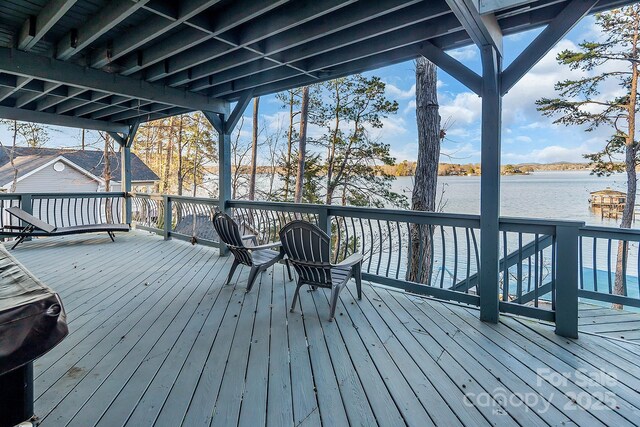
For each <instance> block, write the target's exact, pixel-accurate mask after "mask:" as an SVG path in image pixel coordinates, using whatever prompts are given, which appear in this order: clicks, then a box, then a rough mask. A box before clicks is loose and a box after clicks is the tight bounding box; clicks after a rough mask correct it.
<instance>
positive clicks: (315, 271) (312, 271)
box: [280, 220, 363, 321]
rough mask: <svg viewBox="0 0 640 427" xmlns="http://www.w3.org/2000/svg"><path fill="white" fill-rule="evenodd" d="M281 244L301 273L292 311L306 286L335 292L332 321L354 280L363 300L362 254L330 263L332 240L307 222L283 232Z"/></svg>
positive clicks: (292, 225) (284, 229)
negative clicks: (347, 288) (344, 289)
mask: <svg viewBox="0 0 640 427" xmlns="http://www.w3.org/2000/svg"><path fill="white" fill-rule="evenodd" d="M280 241H281V242H282V248H283V249H284V252H285V254H286V256H287V259H288V260H289V262H290V263H291V264H293V267H294V268H295V270H296V272H297V273H298V283H297V287H296V291H295V293H294V295H293V302H292V303H291V310H290V311H292V312H293V311H294V310H295V308H296V302H297V300H298V295H299V293H300V287H301V286H302V285H309V286H311V288H312V289H314V290H315V289H316V288H317V287H320V288H329V289H331V306H330V313H329V321H332V320H333V318H334V315H335V312H336V305H337V304H338V297H339V296H340V291H342V289H343V288H344V287H345V286H346V284H347V282H348V281H349V279H351V278H352V277H353V278H354V279H355V281H356V290H357V292H358V299H362V258H363V257H362V255H361V254H359V253H355V254H353V255H351V256H349V257H348V258H346V259H345V260H343V261H342V262H340V263H338V264H333V263H331V261H330V247H331V239H330V238H329V236H328V235H327V233H325V232H324V231H322V230H321V229H320V228H319V227H317V226H315V225H313V224H310V223H308V222H306V221H302V220H296V221H292V222H290V223H288V224H287V225H285V226H284V227H283V228H282V230H280Z"/></svg>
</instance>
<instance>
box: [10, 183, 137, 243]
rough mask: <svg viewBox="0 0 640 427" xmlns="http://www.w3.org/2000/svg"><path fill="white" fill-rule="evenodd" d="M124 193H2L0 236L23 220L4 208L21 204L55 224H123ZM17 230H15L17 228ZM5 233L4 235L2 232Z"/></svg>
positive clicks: (65, 225) (21, 206) (67, 225)
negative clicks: (11, 214)
mask: <svg viewBox="0 0 640 427" xmlns="http://www.w3.org/2000/svg"><path fill="white" fill-rule="evenodd" d="M124 200H125V193H116V192H110V193H6V194H0V211H1V213H0V235H4V236H6V235H7V233H6V232H7V231H8V230H9V229H8V227H19V226H20V225H21V224H20V221H18V220H17V219H16V218H14V217H12V216H10V215H9V214H8V213H7V212H6V211H5V208H8V207H11V206H17V207H20V208H21V209H22V210H24V211H26V212H28V213H31V214H32V215H33V216H35V217H37V218H39V219H41V220H42V221H44V222H46V223H48V224H51V225H53V226H55V227H69V226H74V225H88V224H105V223H109V224H122V223H123V222H124V221H123V218H124V216H123V208H124ZM14 231H15V230H14ZM3 233H4V234H3Z"/></svg>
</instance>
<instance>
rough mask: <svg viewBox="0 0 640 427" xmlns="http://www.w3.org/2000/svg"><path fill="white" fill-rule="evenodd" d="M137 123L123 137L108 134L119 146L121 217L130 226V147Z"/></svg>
mask: <svg viewBox="0 0 640 427" xmlns="http://www.w3.org/2000/svg"><path fill="white" fill-rule="evenodd" d="M138 126H139V123H134V124H133V125H131V126H129V132H128V133H126V134H125V135H124V136H120V135H118V134H117V133H114V132H109V134H110V135H111V136H112V137H113V139H114V140H116V141H117V142H118V144H120V165H121V167H120V191H122V192H123V193H124V206H123V207H122V211H123V212H122V217H123V218H124V222H125V223H126V224H129V226H131V221H132V206H131V194H130V193H131V145H132V144H133V140H134V138H135V137H136V133H137V132H138Z"/></svg>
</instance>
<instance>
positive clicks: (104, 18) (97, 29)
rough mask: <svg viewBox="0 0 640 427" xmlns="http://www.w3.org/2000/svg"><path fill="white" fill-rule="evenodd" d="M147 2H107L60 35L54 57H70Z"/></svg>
mask: <svg viewBox="0 0 640 427" xmlns="http://www.w3.org/2000/svg"><path fill="white" fill-rule="evenodd" d="M147 2H149V0H112V1H109V2H107V4H106V6H105V7H104V9H102V10H101V11H100V12H98V13H96V14H94V15H93V17H91V18H89V20H88V21H87V22H86V23H85V24H84V25H83V26H81V27H80V28H77V29H74V30H72V31H70V32H68V33H67V34H65V35H64V36H62V38H61V39H60V40H59V41H58V43H57V45H56V58H57V59H62V60H65V59H69V58H71V57H72V56H73V55H75V54H76V53H78V52H80V51H81V50H83V49H84V48H86V47H87V46H89V45H90V44H91V43H93V42H94V41H96V40H97V39H98V38H99V37H100V36H102V35H103V34H104V33H106V32H107V31H109V30H110V29H112V28H113V27H115V26H116V25H118V24H119V23H120V22H122V21H124V20H125V19H126V18H127V17H129V16H131V15H132V14H133V13H134V12H136V11H137V10H138V9H140V8H141V7H142V6H144V5H145V4H146V3H147Z"/></svg>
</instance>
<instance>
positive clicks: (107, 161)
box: [94, 133, 124, 224]
mask: <svg viewBox="0 0 640 427" xmlns="http://www.w3.org/2000/svg"><path fill="white" fill-rule="evenodd" d="M102 178H103V179H104V191H106V192H107V193H108V192H110V191H111V137H110V136H109V134H108V133H105V134H104V170H103V171H102ZM121 185H123V186H124V182H123V183H121ZM94 203H95V201H94ZM104 209H105V216H106V222H107V224H111V222H112V218H111V201H110V200H109V199H106V203H105V207H104Z"/></svg>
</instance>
